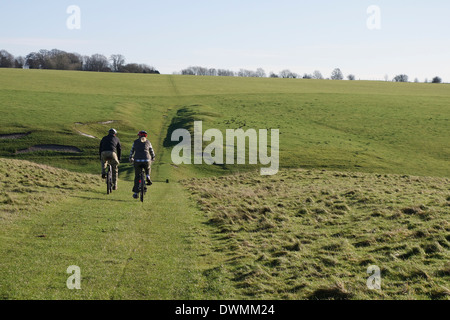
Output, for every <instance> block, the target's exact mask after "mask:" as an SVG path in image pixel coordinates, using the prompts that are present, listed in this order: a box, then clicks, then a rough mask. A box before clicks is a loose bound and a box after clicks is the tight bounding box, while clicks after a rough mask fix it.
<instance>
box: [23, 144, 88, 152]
mask: <svg viewBox="0 0 450 320" xmlns="http://www.w3.org/2000/svg"><path fill="white" fill-rule="evenodd" d="M37 151H57V152H67V153H81V152H82V151H81V150H80V149H79V148H77V147H73V146H62V145H57V144H39V145H35V146H32V147H29V148H27V149H22V150H17V151H16V154H21V153H30V152H37Z"/></svg>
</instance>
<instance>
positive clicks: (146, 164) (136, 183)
mask: <svg viewBox="0 0 450 320" xmlns="http://www.w3.org/2000/svg"><path fill="white" fill-rule="evenodd" d="M150 164H151V162H150V161H149V162H135V163H134V187H133V192H134V193H138V192H139V179H140V178H141V177H140V176H141V169H142V168H144V170H145V175H146V176H148V175H149V174H150V173H151V171H152V169H151V165H150Z"/></svg>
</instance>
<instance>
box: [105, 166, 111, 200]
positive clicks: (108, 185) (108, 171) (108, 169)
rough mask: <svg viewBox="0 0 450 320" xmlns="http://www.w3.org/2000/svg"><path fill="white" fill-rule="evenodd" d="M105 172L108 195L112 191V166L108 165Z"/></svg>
mask: <svg viewBox="0 0 450 320" xmlns="http://www.w3.org/2000/svg"><path fill="white" fill-rule="evenodd" d="M106 170H107V171H106V194H110V193H111V192H112V190H113V182H112V166H111V165H110V164H108V166H107V167H106Z"/></svg>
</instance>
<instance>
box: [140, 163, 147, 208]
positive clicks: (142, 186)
mask: <svg viewBox="0 0 450 320" xmlns="http://www.w3.org/2000/svg"><path fill="white" fill-rule="evenodd" d="M145 179H146V175H145V169H144V167H141V174H140V175H139V199H140V200H141V202H144V196H145V194H146V193H147V185H146V183H145Z"/></svg>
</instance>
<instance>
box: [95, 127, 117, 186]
mask: <svg viewBox="0 0 450 320" xmlns="http://www.w3.org/2000/svg"><path fill="white" fill-rule="evenodd" d="M99 153H100V161H101V162H102V178H103V179H106V167H107V165H108V163H109V164H111V166H112V173H113V175H112V184H113V190H117V176H118V174H119V164H120V161H119V159H120V156H121V154H122V147H121V145H120V140H119V138H118V137H117V130H116V129H110V130H109V132H108V135H107V136H105V137H103V139H102V141H101V142H100V148H99Z"/></svg>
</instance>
